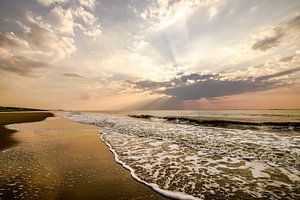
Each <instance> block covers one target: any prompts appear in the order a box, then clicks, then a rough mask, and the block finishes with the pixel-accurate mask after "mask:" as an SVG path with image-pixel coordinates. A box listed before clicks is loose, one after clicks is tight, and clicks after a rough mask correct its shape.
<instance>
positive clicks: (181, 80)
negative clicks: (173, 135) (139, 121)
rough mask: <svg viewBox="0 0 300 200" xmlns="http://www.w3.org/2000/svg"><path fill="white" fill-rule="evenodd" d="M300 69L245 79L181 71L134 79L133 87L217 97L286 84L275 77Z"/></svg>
mask: <svg viewBox="0 0 300 200" xmlns="http://www.w3.org/2000/svg"><path fill="white" fill-rule="evenodd" d="M299 71H300V67H297V68H293V69H289V70H284V71H281V72H277V73H273V74H269V75H264V76H259V77H256V78H254V77H247V78H243V79H237V78H236V79H224V77H226V75H223V74H204V75H201V74H196V73H194V74H188V75H180V76H178V77H176V78H173V79H171V80H170V81H166V82H154V81H149V80H144V81H137V82H133V84H134V87H136V88H139V89H142V90H151V91H152V92H153V93H158V94H165V95H168V96H171V97H174V98H179V99H182V100H193V99H201V98H215V97H222V96H231V95H236V94H242V93H248V92H258V91H265V90H270V89H274V88H278V87H281V86H283V85H287V84H288V83H286V82H284V81H278V80H274V78H279V77H282V76H285V75H290V74H294V73H297V72H299Z"/></svg>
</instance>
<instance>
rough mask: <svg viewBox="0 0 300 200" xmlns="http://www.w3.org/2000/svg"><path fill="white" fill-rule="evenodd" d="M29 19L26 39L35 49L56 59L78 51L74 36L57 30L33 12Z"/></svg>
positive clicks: (28, 16) (29, 14)
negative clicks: (62, 33) (65, 34)
mask: <svg viewBox="0 0 300 200" xmlns="http://www.w3.org/2000/svg"><path fill="white" fill-rule="evenodd" d="M27 19H28V21H29V23H28V28H29V31H28V32H27V33H26V34H25V37H24V39H25V40H26V41H27V42H28V44H29V45H30V47H31V48H32V49H33V50H36V51H39V52H41V53H43V55H44V56H46V57H47V58H49V57H51V58H52V59H54V60H56V61H58V60H61V59H63V58H65V57H68V56H70V55H71V54H72V53H74V52H75V51H76V46H75V44H74V39H73V38H72V37H67V36H64V35H61V34H60V33H57V32H55V31H54V30H53V29H51V26H49V25H48V24H45V23H44V21H41V20H39V18H38V17H35V16H33V15H32V13H28V14H27Z"/></svg>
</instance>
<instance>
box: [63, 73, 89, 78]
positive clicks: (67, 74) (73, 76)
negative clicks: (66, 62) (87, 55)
mask: <svg viewBox="0 0 300 200" xmlns="http://www.w3.org/2000/svg"><path fill="white" fill-rule="evenodd" d="M63 75H64V76H67V77H72V78H84V76H82V75H80V74H76V73H63Z"/></svg>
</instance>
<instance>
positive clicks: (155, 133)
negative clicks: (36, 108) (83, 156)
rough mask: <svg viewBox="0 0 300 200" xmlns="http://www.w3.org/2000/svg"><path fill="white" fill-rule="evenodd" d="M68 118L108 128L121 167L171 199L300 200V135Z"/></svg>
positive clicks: (133, 120)
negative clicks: (260, 199) (262, 199)
mask: <svg viewBox="0 0 300 200" xmlns="http://www.w3.org/2000/svg"><path fill="white" fill-rule="evenodd" d="M68 118H69V119H71V120H74V121H80V122H84V123H89V124H94V125H98V126H103V127H104V129H103V131H102V135H101V139H102V140H103V141H104V142H105V143H106V144H107V145H108V146H109V148H110V149H111V151H112V152H113V153H114V155H115V158H116V161H117V162H118V163H120V164H122V165H123V167H125V168H127V169H129V170H130V172H131V174H132V176H133V177H134V178H135V179H136V180H138V181H140V182H142V183H144V184H146V185H148V186H150V187H152V188H153V189H154V190H156V191H157V192H159V193H161V194H163V195H166V196H169V197H170V198H177V199H192V198H199V199H224V198H225V199H230V198H238V199H255V198H268V199H278V198H286V199H295V198H297V197H299V193H300V187H299V185H300V160H299V158H300V149H299V144H300V138H299V136H298V135H281V134H276V133H270V132H264V131H254V130H233V129H226V128H220V127H202V126H201V127H200V126H194V125H191V124H189V123H188V124H180V123H179V124H178V123H170V122H169V121H167V120H154V121H153V120H145V119H140V118H131V117H127V116H120V115H107V114H77V115H72V114H70V115H69V116H68Z"/></svg>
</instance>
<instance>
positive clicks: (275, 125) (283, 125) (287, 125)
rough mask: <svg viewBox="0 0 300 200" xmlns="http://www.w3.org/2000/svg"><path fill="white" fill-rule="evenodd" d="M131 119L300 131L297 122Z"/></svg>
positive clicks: (148, 116) (191, 118)
mask: <svg viewBox="0 0 300 200" xmlns="http://www.w3.org/2000/svg"><path fill="white" fill-rule="evenodd" d="M128 116H129V117H133V118H142V119H164V120H167V121H169V122H176V123H184V124H192V125H203V126H213V127H224V128H248V129H249V128H257V129H259V128H261V127H265V128H269V129H270V130H274V129H275V130H276V129H277V130H286V131H300V122H296V121H285V122H277V121H246V120H245V119H243V120H242V119H240V120H238V119H232V120H226V119H209V118H203V117H202V118H201V117H174V116H167V117H162V116H154V115H133V114H129V115H128Z"/></svg>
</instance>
